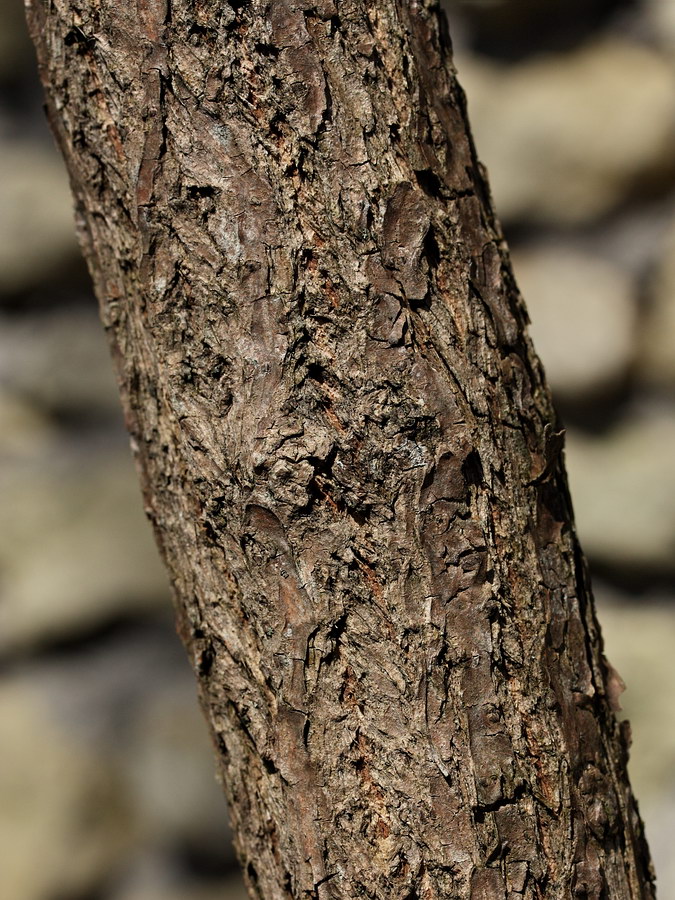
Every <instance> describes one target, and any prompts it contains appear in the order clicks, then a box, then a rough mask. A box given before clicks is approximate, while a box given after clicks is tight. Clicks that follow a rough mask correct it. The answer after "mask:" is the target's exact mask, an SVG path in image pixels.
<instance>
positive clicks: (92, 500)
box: [0, 443, 168, 652]
mask: <svg viewBox="0 0 675 900" xmlns="http://www.w3.org/2000/svg"><path fill="white" fill-rule="evenodd" d="M82 449H83V451H84V452H83V455H82V458H79V457H78V455H77V454H75V455H73V454H72V451H71V453H69V454H64V448H63V447H62V446H61V445H60V444H58V443H52V444H47V445H46V446H45V447H43V453H42V454H39V453H38V452H36V453H35V455H34V456H33V457H32V458H30V457H29V458H16V457H14V458H9V459H6V460H5V461H4V462H3V466H2V468H1V469H0V493H1V494H2V501H3V502H2V504H1V505H0V567H1V570H2V580H1V582H0V652H3V651H4V652H6V651H10V650H11V651H16V650H25V649H27V648H28V647H31V646H34V645H40V644H42V643H44V642H50V641H54V640H61V639H63V638H65V637H71V636H74V635H77V634H78V633H83V632H86V631H87V630H89V629H91V628H92V627H96V626H97V625H98V624H99V623H102V622H106V621H108V620H110V619H111V618H115V617H118V616H119V615H133V614H137V613H140V614H144V613H146V612H147V611H148V609H150V608H155V607H156V606H157V605H158V604H164V603H166V602H167V600H166V597H167V594H168V590H167V584H166V576H165V574H164V571H163V568H162V567H161V565H160V562H159V558H158V554H157V551H156V549H155V547H154V544H153V539H152V535H151V531H150V527H149V525H148V523H147V522H146V521H145V517H144V515H143V512H142V508H141V498H140V491H139V489H138V484H137V481H136V477H135V474H134V471H133V467H132V464H131V459H130V457H129V455H128V451H125V449H124V448H120V451H119V452H111V451H100V450H99V451H98V452H96V453H93V454H91V455H85V453H86V448H82Z"/></svg>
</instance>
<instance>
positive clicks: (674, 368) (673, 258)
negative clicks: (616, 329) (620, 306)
mask: <svg viewBox="0 0 675 900" xmlns="http://www.w3.org/2000/svg"><path fill="white" fill-rule="evenodd" d="M674 8H675V4H674ZM640 374H641V376H642V377H643V378H644V380H645V381H646V382H647V383H648V384H650V385H653V386H657V387H662V388H668V389H669V390H670V391H675V222H674V223H673V227H672V228H671V231H670V234H669V235H668V237H667V239H666V241H665V242H664V248H663V253H662V256H661V261H660V264H659V265H658V267H657V270H656V272H655V275H654V278H653V282H652V290H651V296H650V305H649V307H648V310H647V313H646V316H645V319H644V324H643V329H642V333H641V335H640Z"/></svg>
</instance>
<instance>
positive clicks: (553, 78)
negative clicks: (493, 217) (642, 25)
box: [457, 37, 675, 224]
mask: <svg viewBox="0 0 675 900" xmlns="http://www.w3.org/2000/svg"><path fill="white" fill-rule="evenodd" d="M457 67H458V71H459V78H460V82H461V83H462V85H463V86H464V88H465V90H466V93H467V96H468V103H469V115H470V118H471V123H472V127H473V130H474V134H475V136H476V143H477V146H478V148H479V152H480V154H481V157H482V159H483V161H484V162H485V163H486V164H487V167H488V170H489V173H490V180H491V185H492V190H493V193H494V196H495V201H496V206H497V211H498V213H499V215H500V217H501V218H502V219H503V220H505V221H506V220H508V221H534V222H540V223H562V224H573V223H582V222H588V221H590V220H594V219H597V218H598V217H600V216H602V215H604V214H605V213H607V212H609V211H610V210H611V209H613V208H614V207H616V206H617V205H618V204H619V203H620V202H621V201H622V200H624V199H625V198H626V197H628V196H629V195H631V194H632V193H634V192H635V190H636V189H637V187H638V186H639V184H640V183H641V182H643V181H644V182H646V181H653V180H654V179H655V178H657V177H658V176H659V175H660V174H661V173H662V172H663V171H667V172H672V145H673V136H674V133H675V92H674V91H673V70H672V66H671V64H670V62H669V61H668V60H666V59H664V58H662V57H661V56H660V55H659V54H658V53H657V52H655V51H654V50H651V49H649V48H647V47H645V46H641V45H638V44H633V43H631V42H629V41H627V40H624V39H620V38H618V37H614V38H603V39H601V40H598V41H596V42H594V43H588V44H586V45H584V46H582V47H581V48H580V49H578V50H575V51H574V52H570V53H567V54H560V55H549V56H542V57H539V58H534V59H531V60H528V61H525V62H522V63H519V64H517V65H514V66H512V67H506V66H500V65H496V64H494V63H488V62H487V61H485V60H482V61H479V60H478V59H476V58H474V59H473V60H470V59H468V58H467V59H460V60H459V61H458V66H457Z"/></svg>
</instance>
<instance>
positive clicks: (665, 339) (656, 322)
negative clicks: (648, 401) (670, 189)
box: [639, 223, 675, 392]
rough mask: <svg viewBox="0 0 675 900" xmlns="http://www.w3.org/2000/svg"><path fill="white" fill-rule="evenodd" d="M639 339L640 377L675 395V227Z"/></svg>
mask: <svg viewBox="0 0 675 900" xmlns="http://www.w3.org/2000/svg"><path fill="white" fill-rule="evenodd" d="M649 299H650V303H649V306H648V308H647V311H646V315H645V317H644V322H643V328H642V332H641V335H640V365H639V374H640V376H641V378H642V379H643V380H644V381H645V382H646V383H647V384H649V385H651V386H654V387H659V388H666V389H668V390H669V391H671V392H673V391H675V223H674V227H672V229H671V231H670V234H669V235H668V237H667V239H666V240H665V241H664V248H663V253H662V255H661V261H660V263H659V265H658V266H657V269H656V272H655V274H654V277H653V280H652V285H651V292H650V298H649Z"/></svg>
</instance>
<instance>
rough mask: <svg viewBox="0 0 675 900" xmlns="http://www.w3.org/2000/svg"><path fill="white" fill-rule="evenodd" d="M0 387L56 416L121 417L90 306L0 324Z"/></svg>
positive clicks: (7, 319) (99, 328) (100, 333)
mask: <svg viewBox="0 0 675 900" xmlns="http://www.w3.org/2000/svg"><path fill="white" fill-rule="evenodd" d="M0 386H2V387H3V388H5V389H6V390H8V391H11V392H12V393H13V394H14V395H18V396H19V397H21V398H23V400H24V401H28V402H29V403H30V404H31V406H33V407H37V408H39V409H41V410H43V411H46V412H49V413H52V414H54V415H56V416H66V417H68V418H73V417H74V418H76V419H80V418H82V417H83V416H86V417H89V418H94V419H100V418H101V417H102V416H103V417H108V418H110V419H112V420H115V422H116V423H117V422H119V423H121V421H122V413H121V409H120V401H119V397H118V392H117V387H116V384H115V378H114V375H113V371H112V363H111V360H110V354H109V352H108V346H107V343H106V339H105V334H104V331H103V326H102V325H101V322H100V321H99V318H98V313H97V310H96V307H95V305H94V301H93V300H92V301H91V305H90V306H88V307H84V308H82V307H71V308H65V309H56V310H49V311H41V312H40V313H33V314H31V315H24V316H21V317H17V316H11V317H9V316H6V317H4V319H2V320H0Z"/></svg>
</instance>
